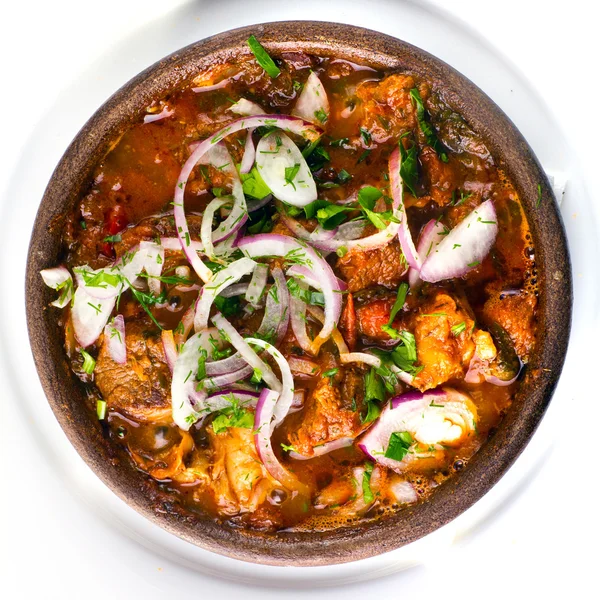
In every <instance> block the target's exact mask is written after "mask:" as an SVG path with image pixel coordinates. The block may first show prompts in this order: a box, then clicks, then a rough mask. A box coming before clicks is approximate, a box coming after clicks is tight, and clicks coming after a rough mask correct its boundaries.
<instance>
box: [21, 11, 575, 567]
mask: <svg viewBox="0 0 600 600" xmlns="http://www.w3.org/2000/svg"><path fill="white" fill-rule="evenodd" d="M252 33H253V34H255V35H256V36H257V37H258V38H259V39H260V40H261V41H262V42H263V43H264V45H265V46H266V47H267V49H268V50H269V51H270V52H271V53H272V54H273V55H275V56H277V55H278V54H279V53H281V52H285V51H290V50H303V51H306V52H309V53H315V54H318V55H321V56H336V57H342V58H346V59H348V60H351V61H354V62H359V63H368V64H371V65H373V66H374V67H376V68H379V69H384V70H387V71H391V70H397V71H411V72H413V73H416V74H418V75H421V76H423V77H424V78H425V79H427V80H428V81H430V82H431V83H432V84H433V86H434V87H439V88H442V89H443V90H444V98H445V100H446V101H447V102H448V103H449V104H450V105H451V106H452V107H453V108H454V109H455V110H457V111H458V112H459V113H460V114H462V115H463V116H464V117H465V118H466V119H467V121H468V122H469V123H470V125H471V126H472V127H473V129H475V131H477V132H478V133H480V134H481V135H482V136H483V138H484V139H485V141H486V143H487V145H488V147H489V149H490V151H491V152H492V154H493V155H494V157H495V159H496V161H497V162H498V164H499V165H500V166H501V167H502V168H503V169H505V171H506V172H507V174H508V176H509V177H510V179H511V180H512V181H513V183H514V184H515V186H516V189H517V191H518V193H519V195H520V197H521V200H522V202H523V204H524V207H525V210H526V212H527V214H528V217H529V223H530V225H531V231H532V235H533V237H534V243H535V247H536V262H537V269H538V273H539V276H538V281H539V290H540V305H539V312H538V315H539V332H540V334H539V337H538V343H537V348H536V351H535V355H534V357H533V360H532V362H531V364H530V365H529V366H528V368H527V371H526V375H525V378H524V380H523V382H522V384H521V387H520V389H519V392H518V394H517V396H516V398H515V400H514V403H513V404H512V406H511V408H510V410H509V411H508V414H507V415H506V417H505V418H504V419H503V421H502V423H501V425H500V426H499V428H498V429H497V430H496V431H495V432H494V433H493V434H492V435H491V436H490V438H489V440H488V441H487V443H486V444H485V445H484V446H483V447H482V448H481V450H480V451H479V452H478V453H477V454H476V455H475V456H474V457H473V458H472V459H471V460H470V461H469V463H468V465H467V466H466V468H465V469H464V470H463V471H462V472H460V473H458V474H457V475H456V476H454V477H453V478H451V479H450V480H449V481H447V482H446V483H444V484H443V485H442V486H440V487H439V488H438V489H437V490H435V491H434V493H433V495H432V496H431V497H430V499H429V500H427V501H426V502H423V503H421V504H417V505H415V506H412V507H410V508H407V509H405V510H402V511H400V512H398V513H397V514H395V515H393V516H390V517H387V518H385V519H383V520H381V521H379V522H376V523H370V524H363V525H352V526H348V527H344V528H341V529H337V530H334V531H329V532H320V533H319V532H302V533H277V534H258V533H251V532H245V531H240V530H234V529H231V528H229V527H226V526H224V525H221V524H219V523H216V522H214V521H213V520H210V519H208V518H203V517H202V516H201V515H196V514H190V513H189V512H186V511H184V510H183V509H182V508H180V506H179V504H178V502H177V498H176V497H175V496H174V495H172V494H170V493H169V492H166V491H163V490H161V489H160V488H159V486H158V485H157V484H156V482H154V481H153V480H151V479H150V478H149V477H148V476H147V475H145V474H143V473H141V472H139V471H138V470H137V469H135V468H134V466H133V465H132V463H131V461H130V460H129V458H128V457H127V456H126V454H125V453H124V451H123V450H121V449H120V448H117V447H115V446H113V445H112V444H110V443H109V441H108V439H107V438H106V436H105V432H104V431H103V426H102V424H101V423H100V422H98V420H97V419H96V416H95V414H93V412H92V411H91V410H90V408H89V406H90V402H89V401H88V400H87V399H86V394H85V391H84V387H83V385H82V384H81V383H80V382H79V380H78V379H77V378H76V377H75V376H74V375H73V374H72V373H71V371H70V368H69V365H68V363H67V360H66V357H65V353H64V350H63V340H62V335H61V331H60V329H59V327H58V325H57V323H56V320H57V316H58V315H57V312H56V309H53V308H52V307H48V303H49V302H50V301H51V300H52V299H53V297H54V294H55V293H54V292H53V291H52V290H50V289H48V288H46V287H45V286H44V284H43V283H42V279H41V277H40V276H39V271H40V270H41V269H44V268H47V267H51V266H54V265H55V264H57V262H58V261H59V260H60V251H61V246H60V237H61V233H62V223H63V215H64V214H65V213H66V212H67V211H69V210H70V209H71V207H72V206H73V205H74V203H75V201H76V199H77V198H78V196H79V195H80V194H81V193H82V192H84V191H85V190H86V188H87V187H88V185H89V184H90V177H91V173H92V170H93V167H94V165H95V164H96V163H97V162H98V161H100V160H101V159H102V157H103V156H104V155H105V153H106V152H107V149H108V146H109V143H110V141H111V140H113V139H114V138H115V137H116V136H117V135H118V134H119V132H121V131H123V130H124V129H125V128H127V127H128V125H129V123H130V122H131V121H132V120H133V119H136V118H139V115H140V113H141V112H142V111H143V109H144V108H145V107H146V106H147V105H149V104H150V103H151V102H152V101H153V100H155V99H157V98H160V97H162V96H163V95H165V94H166V93H167V92H168V91H169V90H170V89H172V88H173V87H175V86H178V85H179V84H182V83H183V82H185V81H186V80H188V79H189V78H191V77H193V76H194V75H196V74H198V73H199V72H200V71H202V70H203V69H205V68H206V67H208V66H210V65H211V64H213V63H215V62H220V61H223V60H229V59H232V58H235V57H236V56H237V55H239V54H240V53H242V54H243V53H248V52H249V51H248V49H247V46H246V43H245V41H246V39H247V38H248V36H249V35H250V34H252ZM538 184H539V185H541V203H540V205H539V207H538V206H537V203H538ZM26 288H27V289H26V292H27V320H28V327H29V336H30V340H31V347H32V350H33V355H34V358H35V363H36V365H37V369H38V372H39V376H40V379H41V382H42V385H43V388H44V390H45V392H46V395H47V397H48V401H49V402H50V405H51V407H52V409H53V411H54V413H55V415H56V418H57V419H58V421H59V423H60V425H61V426H62V428H63V429H64V431H65V433H66V435H67V436H68V438H69V440H70V441H71V443H72V444H73V445H74V446H75V448H76V449H77V451H78V452H79V454H80V455H81V456H82V457H83V459H84V460H85V461H86V462H87V464H88V465H89V466H90V467H91V468H92V469H93V470H94V472H95V473H96V474H97V475H98V476H99V477H100V478H101V479H102V480H103V481H104V482H105V483H106V485H108V486H109V487H110V488H111V489H112V490H113V491H114V492H115V493H116V494H117V495H118V496H119V497H121V498H122V499H123V500H124V501H125V502H127V503H128V504H129V505H131V506H132V507H133V508H135V510H137V511H138V512H140V513H141V514H143V515H144V516H146V517H147V518H148V519H150V520H151V521H152V522H153V523H156V524H157V525H159V526H160V527H163V528H164V529H166V530H168V531H170V532H172V533H174V534H175V535H178V536H180V537H181V538H183V539H185V540H187V541H189V542H191V543H193V544H197V545H198V546H201V547H203V548H206V549H208V550H211V551H213V552H217V553H219V554H223V555H226V556H230V557H234V558H237V559H241V560H245V561H251V562H259V563H264V564H273V565H328V564H334V563H340V562H347V561H352V560H358V559H361V558H367V557H370V556H374V555H377V554H381V553H383V552H387V551H389V550H393V549H395V548H399V547H400V546H403V545H404V544H408V543H409V542H412V541H415V540H417V539H419V538H421V537H422V536H424V535H426V534H428V533H430V532H432V531H434V530H435V529H437V528H439V527H440V526H442V525H444V524H446V523H448V522H449V521H451V520H452V519H454V518H455V517H456V516H458V515H459V514H460V513H462V512H463V511H465V510H466V509H467V508H469V507H470V506H471V505H472V504H473V503H474V502H476V501H477V500H478V499H479V498H481V497H482V496H483V495H484V494H485V493H486V492H487V491H488V490H489V489H490V488H491V487H492V486H493V485H494V484H495V483H496V482H497V481H498V479H499V478H500V477H501V476H502V475H503V473H504V472H505V471H506V470H507V469H508V467H509V466H510V465H511V463H512V462H513V461H514V460H515V459H516V458H517V456H518V455H519V454H520V452H521V451H522V450H523V448H524V447H525V445H526V444H527V442H528V441H529V439H530V438H531V436H532V434H533V432H534V430H535V428H536V427H537V425H538V424H539V422H540V419H541V418H542V415H543V414H544V411H545V409H546V407H547V405H548V403H549V402H550V398H551V396H552V393H553V391H554V388H555V386H556V382H557V379H558V377H559V375H560V372H561V368H562V365H563V361H564V357H565V353H566V349H567V343H568V339H569V330H570V322H571V306H572V289H571V268H570V262H569V254H568V249H567V243H566V239H565V233H564V230H563V226H562V222H561V219H560V215H559V212H558V208H557V205H556V202H555V199H554V196H553V194H552V191H551V187H550V185H549V183H548V180H547V178H546V176H545V174H544V172H543V171H542V169H541V167H540V164H539V163H538V161H537V159H536V158H535V156H534V155H533V152H532V150H531V148H530V147H529V146H528V144H527V142H526V141H525V140H524V139H523V137H522V136H521V134H520V133H519V132H518V131H517V129H516V128H515V126H514V125H513V124H512V123H511V121H510V120H509V119H508V118H507V116H506V115H505V114H504V113H502V111H501V110H500V109H499V108H498V107H497V106H496V105H495V104H494V103H493V102H492V101H491V100H490V99H489V98H488V97H487V96H486V95H485V94H484V93H483V92H481V91H480V90H479V89H478V88H477V87H476V86H475V85H474V84H473V83H472V82H470V81H469V80H467V79H466V78H465V77H463V76H462V75H460V74H459V73H458V72H456V71H455V70H454V69H452V68H451V67H450V66H448V65H447V64H445V63H443V62H442V61H440V60H438V59H436V58H435V57H433V56H431V55H429V54H427V53H426V52H424V51H422V50H420V49H418V48H415V47H413V46H411V45H409V44H407V43H405V42H402V41H400V40H397V39H395V38H392V37H389V36H386V35H383V34H381V33H376V32H373V31H369V30H366V29H361V28H357V27H351V26H347V25H339V24H333V23H319V22H283V23H269V24H265V25H260V26H259V25H257V26H252V27H248V28H243V29H237V30H235V31H231V32H227V33H222V34H219V35H216V36H214V37H211V38H208V39H206V40H203V41H201V42H198V43H196V44H193V45H191V46H188V47H186V48H184V49H182V50H180V51H178V52H176V53H174V54H172V55H171V56H169V57H167V58H165V59H164V60H162V61H160V62H158V63H156V64H155V65H153V66H152V67H150V68H148V69H146V70H145V71H144V72H143V73H141V74H140V75H138V76H137V77H136V78H134V79H133V80H132V81H130V82H129V83H128V84H127V85H125V86H124V87H123V88H121V89H120V90H119V91H118V92H117V93H116V94H115V95H114V96H112V97H111V98H110V99H109V100H108V101H107V102H106V103H105V104H104V105H103V106H102V107H101V108H100V109H99V110H98V111H97V112H96V114H95V115H94V116H93V117H92V118H91V119H90V120H89V121H88V122H87V123H86V125H85V126H84V127H83V129H82V130H81V131H80V133H79V134H78V135H77V137H76V138H75V140H74V141H73V143H72V144H71V145H70V146H69V148H68V150H67V152H66V153H65V155H64V156H63V158H62V159H61V161H60V163H59V165H58V167H57V168H56V170H55V172H54V174H53V175H52V178H51V180H50V183H49V184H48V188H47V189H46V192H45V194H44V197H43V199H42V203H41V205H40V209H39V212H38V215H37V219H36V222H35V225H34V228H33V234H32V238H31V245H30V250H29V260H28V265H27V281H26Z"/></svg>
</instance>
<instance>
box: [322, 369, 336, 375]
mask: <svg viewBox="0 0 600 600" xmlns="http://www.w3.org/2000/svg"><path fill="white" fill-rule="evenodd" d="M338 372H339V369H329V370H328V371H325V373H323V377H335V376H336V375H337V374H338Z"/></svg>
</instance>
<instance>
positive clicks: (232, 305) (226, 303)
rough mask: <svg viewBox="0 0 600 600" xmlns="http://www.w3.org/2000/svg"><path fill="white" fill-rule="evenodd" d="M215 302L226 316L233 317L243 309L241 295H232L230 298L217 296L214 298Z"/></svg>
mask: <svg viewBox="0 0 600 600" xmlns="http://www.w3.org/2000/svg"><path fill="white" fill-rule="evenodd" d="M214 304H215V306H216V307H217V309H218V310H219V312H221V313H222V314H223V316H224V317H233V316H235V315H238V314H240V312H241V310H242V305H241V302H240V297H239V296H231V297H230V298H224V297H223V296H217V297H216V298H215V300H214Z"/></svg>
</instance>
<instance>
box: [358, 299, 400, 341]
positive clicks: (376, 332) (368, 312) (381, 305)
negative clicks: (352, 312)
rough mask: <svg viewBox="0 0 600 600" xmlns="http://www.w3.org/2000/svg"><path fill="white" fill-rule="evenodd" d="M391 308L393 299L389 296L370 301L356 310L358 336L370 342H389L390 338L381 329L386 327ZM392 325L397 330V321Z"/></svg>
mask: <svg viewBox="0 0 600 600" xmlns="http://www.w3.org/2000/svg"><path fill="white" fill-rule="evenodd" d="M393 306H394V298H393V297H391V296H390V297H389V298H379V299H376V300H371V301H370V302H368V303H367V304H364V305H363V306H361V307H359V308H357V309H356V320H357V323H358V331H359V332H360V334H361V335H362V336H365V337H368V338H369V339H371V340H381V341H384V340H385V341H387V340H390V339H391V338H390V336H389V335H388V334H387V333H386V332H385V331H383V330H382V329H381V328H382V327H383V326H384V325H387V323H388V321H389V319H390V313H391V312H392V307H393ZM393 325H394V327H396V328H398V326H399V321H398V320H397V321H396V322H395V323H394V324H393Z"/></svg>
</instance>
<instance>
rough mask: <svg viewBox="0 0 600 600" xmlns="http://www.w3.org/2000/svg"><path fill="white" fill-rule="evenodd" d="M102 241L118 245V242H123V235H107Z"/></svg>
mask: <svg viewBox="0 0 600 600" xmlns="http://www.w3.org/2000/svg"><path fill="white" fill-rule="evenodd" d="M102 241H103V242H108V243H110V244H116V243H117V242H120V241H121V234H120V233H117V234H116V235H107V236H106V237H105V238H104V239H103V240H102Z"/></svg>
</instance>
